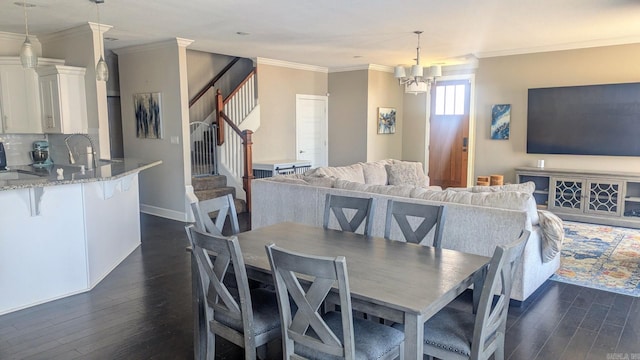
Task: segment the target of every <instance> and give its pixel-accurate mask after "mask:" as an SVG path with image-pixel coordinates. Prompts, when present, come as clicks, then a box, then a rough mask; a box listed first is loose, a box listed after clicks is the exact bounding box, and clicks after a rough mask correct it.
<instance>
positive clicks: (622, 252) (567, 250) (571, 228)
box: [551, 221, 640, 297]
mask: <svg viewBox="0 0 640 360" xmlns="http://www.w3.org/2000/svg"><path fill="white" fill-rule="evenodd" d="M564 233H565V238H564V243H563V245H562V258H561V259H560V269H558V271H557V272H556V273H555V274H554V275H553V276H552V277H551V279H552V280H556V281H560V282H565V283H569V284H576V285H581V286H586V287H590V288H594V289H600V290H605V291H611V292H615V293H619V294H625V295H631V296H636V297H640V230H635V229H628V228H621V227H614V226H606V225H595V224H585V223H578V222H572V221H565V222H564Z"/></svg>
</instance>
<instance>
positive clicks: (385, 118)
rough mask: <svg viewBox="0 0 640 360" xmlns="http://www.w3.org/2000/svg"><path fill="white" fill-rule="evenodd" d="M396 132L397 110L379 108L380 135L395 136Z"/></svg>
mask: <svg viewBox="0 0 640 360" xmlns="http://www.w3.org/2000/svg"><path fill="white" fill-rule="evenodd" d="M395 132H396V109H395V108H385V107H379V108H378V134H395Z"/></svg>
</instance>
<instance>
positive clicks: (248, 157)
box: [242, 130, 253, 213]
mask: <svg viewBox="0 0 640 360" xmlns="http://www.w3.org/2000/svg"><path fill="white" fill-rule="evenodd" d="M252 135H253V131H251V130H244V131H243V132H242V139H243V140H244V142H243V146H244V176H243V177H242V187H243V188H244V191H245V193H246V194H247V211H249V213H251V180H253V150H252V145H253V140H252V139H251V137H252Z"/></svg>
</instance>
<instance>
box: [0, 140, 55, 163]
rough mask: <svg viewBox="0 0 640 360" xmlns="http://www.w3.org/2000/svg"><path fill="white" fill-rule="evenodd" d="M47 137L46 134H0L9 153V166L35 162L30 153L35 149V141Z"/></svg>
mask: <svg viewBox="0 0 640 360" xmlns="http://www.w3.org/2000/svg"><path fill="white" fill-rule="evenodd" d="M46 139H47V136H46V135H16V134H0V142H2V143H3V144H4V150H5V152H6V154H7V166H8V167H11V166H12V165H28V164H31V163H33V161H32V160H31V155H30V153H31V150H33V142H34V141H36V140H46Z"/></svg>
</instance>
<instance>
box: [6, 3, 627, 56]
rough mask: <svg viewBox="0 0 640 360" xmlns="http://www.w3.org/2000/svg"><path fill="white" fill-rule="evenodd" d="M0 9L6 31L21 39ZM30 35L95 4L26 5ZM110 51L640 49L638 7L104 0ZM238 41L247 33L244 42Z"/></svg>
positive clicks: (89, 12) (17, 26)
mask: <svg viewBox="0 0 640 360" xmlns="http://www.w3.org/2000/svg"><path fill="white" fill-rule="evenodd" d="M14 1H16V0H3V1H1V2H0V31H3V32H11V33H21V34H22V33H24V15H23V8H22V7H21V6H17V5H15V4H14ZM27 3H30V4H33V5H36V6H35V7H32V8H28V18H29V33H30V34H34V35H36V36H38V35H44V34H49V33H52V32H56V31H60V30H64V29H68V28H72V27H75V26H78V25H81V24H83V23H86V22H88V21H91V22H96V21H97V12H96V5H95V4H94V3H93V2H92V1H91V0H56V1H51V0H28V1H27ZM99 6H100V22H101V23H103V24H108V25H111V26H113V28H112V29H111V30H109V31H108V32H107V33H106V34H105V36H106V37H107V38H115V39H117V40H110V41H106V43H105V46H106V48H107V49H116V48H121V47H126V46H130V45H138V44H145V43H151V42H156V41H162V40H167V39H170V38H175V37H180V38H186V39H191V40H194V42H193V43H192V44H191V45H190V46H189V47H188V48H189V49H193V50H202V51H207V52H213V53H219V54H227V55H234V56H241V57H248V58H255V57H263V58H269V59H276V60H284V61H290V62H297V63H302V64H309V65H317V66H323V67H328V68H336V67H349V66H357V65H363V64H377V65H388V66H394V65H398V64H405V65H409V64H412V63H414V61H415V60H414V59H415V48H416V44H417V37H416V35H414V34H413V31H414V30H422V31H424V33H423V34H422V38H421V63H422V64H423V65H425V66H426V65H431V64H436V63H439V64H453V63H460V62H463V61H465V60H468V59H473V57H478V58H483V57H491V56H499V55H510V54H522V53H531V52H541V51H551V50H563V49H574V48H583V47H592V46H604V45H617V44H627V43H640V0H483V1H478V0H455V1H453V0H449V1H445V0H324V1H317V2H315V3H314V2H311V1H309V0H271V1H265V0H190V1H179V0H154V1H131V0H105V2H104V3H103V4H101V5H99ZM238 33H246V35H241V34H238Z"/></svg>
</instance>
